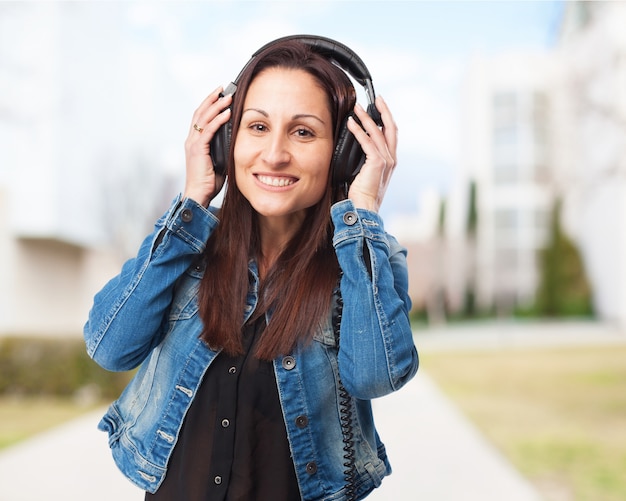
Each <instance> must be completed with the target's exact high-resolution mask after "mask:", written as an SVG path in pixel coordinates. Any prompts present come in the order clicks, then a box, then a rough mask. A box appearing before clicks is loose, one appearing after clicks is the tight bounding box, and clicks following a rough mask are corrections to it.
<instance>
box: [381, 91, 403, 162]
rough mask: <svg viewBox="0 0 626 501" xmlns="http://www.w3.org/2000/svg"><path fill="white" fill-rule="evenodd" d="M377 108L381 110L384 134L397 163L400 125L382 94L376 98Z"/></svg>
mask: <svg viewBox="0 0 626 501" xmlns="http://www.w3.org/2000/svg"><path fill="white" fill-rule="evenodd" d="M376 108H378V111H380V116H381V118H382V120H383V129H382V130H383V134H384V135H385V140H386V143H387V147H388V148H389V151H390V152H391V154H392V156H393V158H394V163H395V161H396V150H397V147H398V125H397V124H396V122H395V120H394V119H393V115H392V114H391V111H390V110H389V106H387V103H386V102H385V100H384V99H383V98H382V96H378V97H377V98H376Z"/></svg>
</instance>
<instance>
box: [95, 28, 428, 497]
mask: <svg viewBox="0 0 626 501" xmlns="http://www.w3.org/2000/svg"><path fill="white" fill-rule="evenodd" d="M320 40H321V42H322V46H323V47H326V49H327V48H328V44H327V42H329V41H328V40H327V39H318V38H315V37H286V38H285V39H280V40H278V41H275V42H272V43H270V44H268V45H267V46H265V47H263V48H262V49H261V50H260V51H259V52H257V54H255V56H254V57H253V59H252V60H251V61H250V62H249V63H248V65H247V66H246V67H245V68H244V70H243V71H242V73H241V74H240V76H239V77H238V79H237V87H236V92H235V94H234V96H233V95H231V93H230V92H226V93H223V92H222V89H221V88H220V89H217V90H215V91H214V92H213V93H212V94H211V95H209V96H208V97H207V98H206V99H205V101H204V102H203V103H202V104H201V105H200V107H199V108H198V109H197V110H196V112H195V113H194V115H193V120H192V126H191V127H190V130H189V135H188V138H187V140H186V143H185V153H186V182H185V189H184V192H183V194H182V195H181V196H179V197H177V198H176V200H175V201H174V203H173V204H172V206H171V208H170V209H169V211H168V212H167V213H166V214H165V215H164V216H163V217H162V218H161V219H160V220H159V221H158V222H157V224H156V227H155V230H154V232H153V233H152V234H151V235H150V236H148V237H147V239H146V240H145V241H144V243H143V244H142V246H141V248H140V250H139V253H138V255H137V257H136V258H134V259H131V260H130V261H128V262H127V263H126V264H125V265H124V267H123V268H122V271H121V273H120V275H118V276H117V277H116V278H114V279H113V280H111V281H110V282H109V283H108V284H107V285H106V286H105V287H104V289H103V290H102V291H101V292H99V293H98V294H97V295H96V297H95V300H94V306H93V308H92V310H91V312H90V316H89V321H88V323H87V325H86V326H85V340H86V344H87V350H88V353H89V354H90V356H92V357H93V358H94V359H95V360H96V361H97V362H98V363H99V364H101V365H102V366H103V367H105V368H107V369H110V370H129V369H132V368H135V367H136V366H138V365H140V364H141V367H140V368H139V370H138V372H137V374H136V375H135V377H134V378H133V380H132V381H131V383H130V384H129V385H128V387H127V388H126V389H125V391H124V392H123V394H122V395H121V397H120V398H119V399H118V400H117V401H116V402H115V403H114V404H113V405H112V406H111V407H110V409H109V411H108V412H107V414H106V415H105V416H104V418H103V419H102V421H101V423H100V425H99V427H100V429H102V430H104V431H107V432H108V433H109V441H110V445H111V448H112V451H113V456H114V458H115V460H116V463H117V464H118V466H119V468H120V469H121V470H122V471H123V472H124V474H125V475H126V476H127V477H128V478H129V479H131V481H133V482H134V483H135V484H137V485H138V486H140V487H141V488H142V489H144V490H145V491H146V499H177V500H196V499H198V500H200V499H210V500H218V499H219V500H222V499H224V500H254V499H258V500H269V499H271V500H294V499H303V500H323V499H332V500H344V499H362V498H363V497H365V496H367V494H369V493H370V492H371V491H372V489H374V488H375V487H377V486H378V485H380V483H381V481H382V478H383V477H384V476H385V475H388V474H389V473H390V472H391V469H390V466H389V462H388V460H387V456H386V453H385V449H384V446H383V444H382V443H381V442H380V440H379V438H378V434H377V431H376V429H375V427H374V423H373V417H372V411H371V405H370V400H371V399H372V398H375V397H379V396H382V395H385V394H387V393H390V392H392V391H395V390H397V389H399V388H400V387H401V386H402V385H403V384H405V383H406V382H407V381H408V380H409V379H410V378H411V377H413V375H414V374H415V372H416V370H417V366H418V358H417V352H416V350H415V346H414V344H413V340H412V334H411V329H410V326H409V320H408V311H409V309H410V300H409V298H408V294H407V286H408V284H407V272H406V262H405V252H404V250H403V249H401V248H400V247H399V245H398V244H397V242H396V241H395V239H393V238H392V237H391V236H389V235H387V234H386V233H385V232H384V230H383V226H382V221H381V219H380V217H379V216H378V214H377V211H378V209H379V207H380V204H381V202H382V199H383V196H384V194H385V190H386V188H387V184H388V182H389V178H390V176H391V173H392V171H393V169H394V167H395V163H396V140H397V129H396V126H395V123H394V121H393V118H392V116H391V113H390V111H389V109H388V107H387V105H386V104H385V102H384V101H383V100H382V99H381V98H380V97H379V98H377V99H376V107H377V108H378V110H379V111H380V115H381V120H382V122H381V123H382V127H378V126H377V124H376V122H375V121H374V120H373V119H372V117H371V116H370V114H371V113H370V114H368V113H367V112H366V111H365V110H363V109H362V108H361V107H360V106H359V105H357V104H356V97H355V96H356V93H355V90H354V87H353V85H352V83H351V81H350V79H349V78H348V77H347V75H346V74H345V73H344V71H343V70H342V69H340V68H339V67H338V65H337V64H336V63H337V61H336V60H335V58H334V57H332V54H329V52H328V51H327V50H326V49H324V50H320V49H319V47H318V41H320ZM339 48H340V52H341V53H342V54H343V53H344V52H345V51H349V49H347V48H345V47H344V46H340V47H339ZM331 52H332V51H331ZM342 58H343V56H342V55H341V54H340V55H339V59H342ZM333 61H334V63H333ZM231 108H232V110H231ZM352 112H354V115H355V116H356V118H357V119H358V121H359V123H357V120H355V119H354V118H349V119H348V120H347V123H346V121H345V118H346V117H347V116H350V115H352ZM231 124H232V125H231ZM359 124H361V125H359ZM346 127H347V129H346ZM231 128H232V130H231ZM224 131H226V133H227V137H226V140H225V141H222V143H226V144H227V146H228V145H229V143H231V141H230V138H232V144H230V147H228V148H227V149H226V151H218V150H220V149H222V148H223V146H219V145H218V143H217V142H216V138H217V137H218V135H219V134H222V133H224ZM346 135H349V137H350V138H353V139H354V138H355V139H356V142H358V145H360V146H359V148H362V155H363V156H364V158H365V162H364V163H363V165H362V167H361V168H360V171H359V172H358V174H357V175H356V177H354V180H353V181H352V182H351V184H350V185H349V190H348V191H347V198H346V196H345V193H343V191H342V187H341V186H340V184H343V183H340V182H339V181H338V180H337V172H336V171H337V170H341V168H342V167H343V166H342V165H335V164H336V163H337V161H338V159H341V158H342V157H341V155H339V156H338V153H337V152H338V151H339V150H341V149H342V148H343V147H344V142H345V136H346ZM220 144H221V143H220ZM359 151H360V150H359ZM212 154H213V156H215V157H217V156H218V155H224V158H225V160H224V162H225V164H226V174H227V177H228V179H229V182H228V183H227V187H226V193H225V196H224V201H223V204H222V207H221V208H220V209H217V208H214V207H211V206H210V203H211V201H212V200H213V199H214V198H215V196H216V195H217V194H218V193H219V191H220V190H221V188H222V185H223V183H224V176H222V175H220V173H219V169H217V171H216V168H215V167H214V164H215V158H212ZM218 163H219V162H218ZM339 163H341V162H339Z"/></svg>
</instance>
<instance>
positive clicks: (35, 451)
mask: <svg viewBox="0 0 626 501" xmlns="http://www.w3.org/2000/svg"><path fill="white" fill-rule="evenodd" d="M102 413H103V410H99V411H97V412H93V413H90V414H88V415H86V416H84V417H82V418H79V419H77V420H75V421H73V422H70V423H68V424H66V425H63V426H61V427H59V428H56V429H54V430H52V431H50V432H47V433H44V434H42V435H40V436H37V437H35V438H33V439H32V440H30V441H27V442H25V443H22V444H19V445H17V446H15V447H13V448H11V449H9V450H7V451H5V452H4V453H2V454H0V501H35V500H40V499H45V500H47V501H85V500H90V501H111V500H115V501H133V500H136V501H139V500H141V499H143V492H141V491H140V490H139V489H137V488H135V487H134V486H133V485H132V484H131V483H130V482H128V481H127V480H126V479H125V478H124V477H122V475H121V474H120V473H119V472H118V471H117V469H116V467H115V466H114V464H113V460H112V459H111V457H110V454H109V449H108V447H107V438H106V435H105V434H104V433H101V432H99V431H97V430H96V424H97V422H98V421H99V419H100V416H101V414H102ZM374 413H375V416H376V421H377V423H378V429H379V432H380V435H381V437H382V439H383V441H384V442H385V444H386V446H387V450H388V453H389V456H390V460H391V463H392V467H393V469H394V473H393V474H392V475H391V476H390V477H387V478H386V479H385V480H384V481H383V484H382V487H381V488H379V489H377V490H376V491H375V492H374V493H373V494H372V495H371V496H370V497H368V501H369V500H370V499H371V500H372V501H384V500H390V499H393V500H396V501H404V500H420V501H473V500H476V501H479V500H480V501H502V500H504V499H506V500H507V501H538V500H539V497H538V496H537V495H536V494H535V492H534V491H533V490H532V488H531V487H530V486H529V484H528V483H527V482H526V481H525V480H524V479H522V478H521V477H520V475H519V474H518V473H517V472H516V471H515V470H513V469H512V468H511V466H510V465H509V464H508V463H507V462H505V461H504V460H503V458H502V457H501V456H500V455H499V453H498V452H496V451H495V450H494V449H493V447H492V446H491V445H489V444H488V443H486V442H485V440H484V439H483V438H482V437H481V435H480V434H479V433H478V432H477V431H476V430H475V429H474V428H473V427H472V426H471V425H470V424H468V422H467V421H466V420H465V419H464V418H463V417H462V416H461V415H460V414H459V412H458V411H457V410H456V409H455V408H454V407H453V406H452V404H451V403H450V402H448V400H447V399H446V398H445V397H444V396H443V395H442V394H441V393H440V392H439V390H438V389H437V387H436V386H435V385H434V384H433V382H432V381H431V380H430V379H429V378H428V376H427V375H426V373H425V372H422V371H420V372H418V375H417V376H416V377H415V379H414V380H413V381H411V382H410V383H409V384H408V385H407V386H406V387H405V388H403V389H402V390H401V391H400V392H398V393H396V394H393V395H390V396H387V397H384V398H382V399H379V400H376V401H375V402H374Z"/></svg>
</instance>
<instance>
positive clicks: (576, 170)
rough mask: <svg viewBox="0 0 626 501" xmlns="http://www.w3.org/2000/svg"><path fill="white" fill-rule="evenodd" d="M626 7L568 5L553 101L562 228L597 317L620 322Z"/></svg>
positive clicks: (625, 248) (625, 250)
mask: <svg viewBox="0 0 626 501" xmlns="http://www.w3.org/2000/svg"><path fill="white" fill-rule="evenodd" d="M625 26H626V3H625V2H582V1H575V2H568V4H567V7H566V9H565V12H564V18H563V23H562V29H561V37H560V41H559V46H558V55H557V56H556V57H558V61H559V64H560V65H561V70H562V81H561V83H560V85H559V88H558V92H556V93H554V95H553V98H552V99H553V102H554V105H555V107H556V108H557V109H558V118H559V122H558V124H556V126H555V135H556V137H555V141H554V145H555V150H554V151H555V154H556V157H555V166H556V168H557V169H558V177H557V181H558V189H559V190H560V191H561V192H563V193H564V195H565V197H564V198H565V202H566V205H565V210H566V212H565V214H564V216H565V217H564V222H565V224H566V226H567V228H568V230H569V233H570V234H571V235H572V237H573V238H574V239H575V240H576V241H577V242H578V245H579V247H580V249H581V251H582V253H583V257H584V261H585V264H586V270H587V273H588V275H589V277H590V280H591V282H592V285H593V292H594V296H595V307H596V310H597V312H598V314H599V315H600V317H602V318H605V319H611V320H616V321H618V322H619V323H620V324H625V323H626V29H625V28H624V27H625Z"/></svg>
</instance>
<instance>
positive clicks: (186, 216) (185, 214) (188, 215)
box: [180, 209, 193, 223]
mask: <svg viewBox="0 0 626 501" xmlns="http://www.w3.org/2000/svg"><path fill="white" fill-rule="evenodd" d="M180 218H181V219H182V220H183V222H185V223H188V222H189V221H191V220H192V219H193V212H191V209H183V211H182V212H181V213H180Z"/></svg>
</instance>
